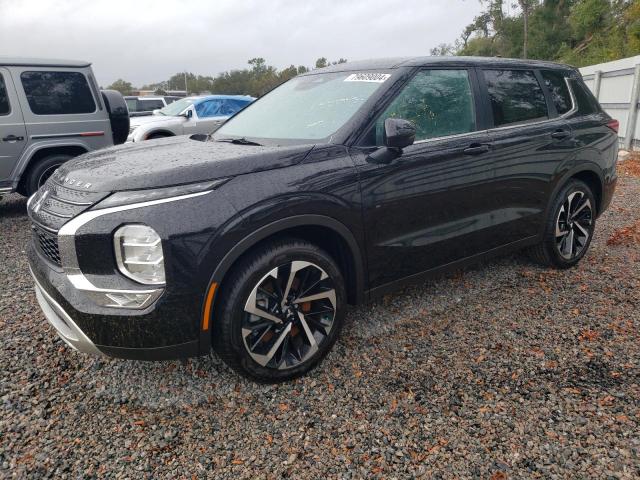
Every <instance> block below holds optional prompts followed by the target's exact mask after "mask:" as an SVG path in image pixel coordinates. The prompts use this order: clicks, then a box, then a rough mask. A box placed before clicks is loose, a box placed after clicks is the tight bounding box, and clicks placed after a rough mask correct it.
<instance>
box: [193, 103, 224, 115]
mask: <svg viewBox="0 0 640 480" xmlns="http://www.w3.org/2000/svg"><path fill="white" fill-rule="evenodd" d="M221 104H222V102H221V101H220V100H209V101H208V102H202V103H199V104H198V105H196V113H197V114H198V117H199V118H207V117H216V116H219V115H221V114H220V113H219V111H220V106H221Z"/></svg>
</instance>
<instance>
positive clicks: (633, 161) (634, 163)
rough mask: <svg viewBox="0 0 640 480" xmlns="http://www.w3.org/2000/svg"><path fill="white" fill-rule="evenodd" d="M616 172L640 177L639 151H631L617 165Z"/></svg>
mask: <svg viewBox="0 0 640 480" xmlns="http://www.w3.org/2000/svg"><path fill="white" fill-rule="evenodd" d="M618 172H619V173H620V174H621V175H626V176H628V177H640V153H631V154H629V157H628V158H627V159H626V160H625V161H624V162H621V163H620V164H619V165H618Z"/></svg>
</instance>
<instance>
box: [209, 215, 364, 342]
mask: <svg viewBox="0 0 640 480" xmlns="http://www.w3.org/2000/svg"><path fill="white" fill-rule="evenodd" d="M305 226H309V227H325V228H328V229H331V230H333V231H334V232H335V233H336V234H337V235H339V236H340V237H341V238H342V240H344V241H345V243H346V244H347V247H348V248H349V250H350V254H351V257H352V259H353V266H354V276H355V278H354V281H355V298H356V303H361V302H363V301H364V295H365V285H364V282H365V264H364V259H363V256H362V249H361V248H360V245H359V244H358V242H357V240H356V237H355V236H354V235H353V233H352V232H351V230H349V229H348V228H347V227H346V226H345V225H344V224H343V223H341V222H340V221H338V220H336V219H335V218H331V217H327V216H325V215H296V216H292V217H287V218H282V219H279V220H276V221H274V222H271V223H268V224H266V225H263V226H262V227H260V228H259V229H257V230H255V231H254V232H252V233H251V234H250V235H248V236H247V237H245V238H243V239H242V240H241V241H240V242H238V243H237V244H236V245H235V246H234V247H233V248H232V249H231V250H229V251H228V252H227V253H226V254H225V256H224V257H223V258H222V260H221V261H220V263H218V265H217V266H216V267H215V269H214V271H213V273H212V274H211V276H210V278H209V283H208V284H207V289H206V291H205V296H204V299H203V302H202V303H203V306H202V318H201V328H200V350H201V352H202V353H206V352H208V351H209V349H210V348H211V331H212V328H210V324H209V318H208V317H209V316H210V315H211V314H212V312H213V308H212V306H211V305H209V306H208V308H207V304H210V303H211V302H210V301H209V302H207V301H206V300H207V299H208V298H209V297H210V296H211V297H213V298H212V300H213V304H214V305H215V302H216V300H217V298H216V297H217V294H218V292H219V291H220V286H221V284H222V281H223V279H224V277H225V276H226V274H227V273H228V272H229V270H230V269H231V267H232V266H233V265H234V264H235V262H236V261H237V260H238V259H239V258H240V257H241V256H242V255H243V254H244V253H246V252H247V251H248V250H249V249H250V248H251V247H253V246H255V245H257V244H258V243H259V242H261V241H262V240H264V239H266V238H268V237H271V236H272V235H275V234H278V233H280V232H285V231H287V230H288V229H291V228H295V227H305ZM212 292H213V293H212ZM205 317H207V318H206V319H205ZM205 325H206V327H207V328H206V329H204V328H203V327H204V326H205Z"/></svg>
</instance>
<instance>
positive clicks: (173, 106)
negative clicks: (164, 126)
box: [160, 98, 193, 117]
mask: <svg viewBox="0 0 640 480" xmlns="http://www.w3.org/2000/svg"><path fill="white" fill-rule="evenodd" d="M189 105H193V100H192V99H190V98H182V99H180V100H176V101H175V102H173V103H170V104H169V105H167V106H166V107H164V108H161V109H160V115H168V116H170V117H175V116H177V115H180V114H181V113H182V111H183V110H184V109H185V108H187V107H188V106H189Z"/></svg>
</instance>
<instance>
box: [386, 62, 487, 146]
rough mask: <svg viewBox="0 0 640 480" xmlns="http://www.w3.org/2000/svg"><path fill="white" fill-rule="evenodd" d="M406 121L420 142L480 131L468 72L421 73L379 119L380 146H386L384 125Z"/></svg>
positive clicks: (433, 71) (432, 71) (427, 71)
mask: <svg viewBox="0 0 640 480" xmlns="http://www.w3.org/2000/svg"><path fill="white" fill-rule="evenodd" d="M387 118H403V119H405V120H409V121H410V122H412V123H413V124H414V125H415V127H416V141H420V140H426V139H429V138H437V137H446V136H448V135H456V134H460V133H467V132H472V131H474V130H475V129H476V123H475V121H476V118H475V109H474V103H473V95H472V93H471V84H470V82H469V74H468V73H467V71H466V70H425V71H421V72H418V73H417V74H416V76H415V77H413V78H412V79H411V80H410V81H409V83H408V84H407V85H406V86H405V87H404V89H403V90H402V91H401V92H400V93H399V94H398V96H397V97H396V98H395V99H394V100H393V102H392V103H391V105H389V106H388V107H387V109H386V110H385V112H384V113H383V114H382V115H381V116H380V118H378V121H377V122H376V126H375V130H376V131H375V136H376V138H375V142H376V145H382V143H383V132H384V121H385V120H386V119H387Z"/></svg>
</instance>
